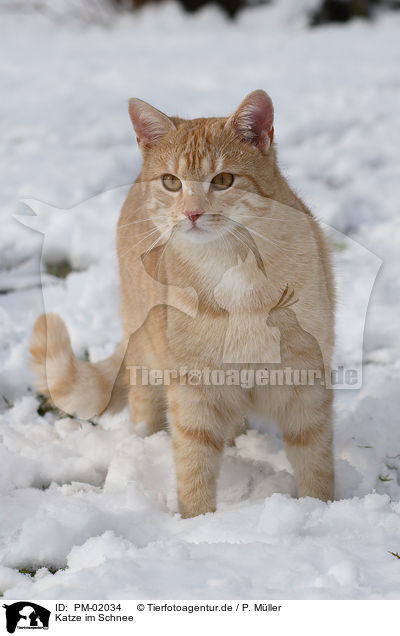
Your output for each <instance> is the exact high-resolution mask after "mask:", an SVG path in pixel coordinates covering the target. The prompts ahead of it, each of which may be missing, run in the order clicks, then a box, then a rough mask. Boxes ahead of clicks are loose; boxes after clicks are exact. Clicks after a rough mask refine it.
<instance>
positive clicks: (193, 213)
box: [183, 210, 204, 224]
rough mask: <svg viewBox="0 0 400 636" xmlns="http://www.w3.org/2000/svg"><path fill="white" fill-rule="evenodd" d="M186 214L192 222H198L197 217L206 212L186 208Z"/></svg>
mask: <svg viewBox="0 0 400 636" xmlns="http://www.w3.org/2000/svg"><path fill="white" fill-rule="evenodd" d="M183 214H184V215H185V216H187V217H188V218H189V219H190V220H191V222H192V223H193V224H194V223H196V221H197V219H198V218H199V217H200V216H201V215H202V214H204V212H203V210H185V211H184V213H183Z"/></svg>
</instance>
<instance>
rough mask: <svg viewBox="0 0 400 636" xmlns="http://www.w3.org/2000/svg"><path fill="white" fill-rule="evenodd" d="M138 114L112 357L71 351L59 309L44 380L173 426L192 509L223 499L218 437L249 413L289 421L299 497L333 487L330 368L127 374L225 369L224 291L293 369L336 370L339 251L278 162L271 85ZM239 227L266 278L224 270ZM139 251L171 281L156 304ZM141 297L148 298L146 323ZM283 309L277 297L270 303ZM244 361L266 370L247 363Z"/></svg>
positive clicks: (45, 333) (184, 505) (59, 398)
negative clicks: (280, 375)
mask: <svg viewBox="0 0 400 636" xmlns="http://www.w3.org/2000/svg"><path fill="white" fill-rule="evenodd" d="M129 114H130V118H131V121H132V124H133V127H134V130H135V132H136V136H137V141H138V144H139V147H140V150H141V153H142V158H143V166H142V170H141V173H140V175H139V176H138V178H137V179H136V181H135V183H134V184H133V186H132V188H131V190H130V192H129V194H128V197H127V199H126V201H125V204H124V206H123V208H122V211H121V215H120V220H119V223H118V230H117V250H118V257H119V267H120V281H121V315H122V324H123V332H124V336H123V340H122V342H121V344H120V345H119V347H118V348H117V350H116V352H115V353H114V354H113V355H112V356H111V357H110V358H108V359H107V360H104V361H101V362H98V363H94V364H93V363H90V362H83V361H81V360H78V359H77V358H76V357H75V355H74V353H73V351H72V348H71V343H70V339H69V336H68V332H67V330H66V327H65V325H64V323H63V321H62V319H61V318H60V317H59V316H57V315H54V314H48V315H42V316H41V317H39V318H38V320H37V322H36V324H35V326H34V330H33V336H32V342H31V348H30V351H31V356H32V368H33V370H34V372H35V374H36V376H37V378H38V381H37V386H38V388H39V390H40V391H41V392H43V393H46V394H47V395H49V396H50V397H51V400H52V401H53V403H54V404H55V405H57V406H58V407H59V408H62V409H63V410H67V411H68V412H70V413H74V414H76V415H77V416H80V417H83V416H84V417H88V416H89V415H91V414H99V413H101V412H103V411H104V410H105V409H106V408H109V409H110V410H118V409H119V408H121V407H122V406H123V404H124V403H125V401H127V402H128V404H129V409H130V415H131V419H132V422H133V423H134V424H135V423H138V422H141V421H146V422H147V424H148V426H149V430H150V432H154V431H157V430H160V429H161V428H162V427H164V426H165V425H166V424H167V425H168V426H169V429H170V432H171V436H172V443H173V450H174V459H175V466H176V478H177V495H178V504H179V510H180V513H181V515H182V517H191V516H196V515H199V514H204V513H207V512H212V511H215V510H216V496H217V478H218V470H219V465H220V461H221V455H222V452H223V448H224V444H225V443H226V442H227V441H228V440H231V439H232V437H233V436H234V435H235V432H237V431H238V430H240V426H242V423H243V421H244V418H247V417H249V416H251V415H256V416H258V417H260V416H261V417H264V418H268V419H275V421H276V422H277V424H278V426H279V427H280V429H281V431H282V436H283V440H284V443H285V447H286V450H287V454H288V457H289V459H290V461H291V463H292V465H293V470H294V475H295V478H296V482H297V489H298V495H299V496H300V497H305V496H311V497H316V498H319V499H321V500H323V501H328V500H332V499H333V497H334V471H333V455H332V391H331V390H328V389H327V388H326V387H325V386H324V384H323V382H322V381H321V382H315V383H313V384H310V385H307V386H303V385H300V386H299V385H293V384H291V383H290V382H289V383H285V384H284V385H278V386H271V385H262V386H258V385H257V386H255V387H253V388H252V389H248V388H243V387H242V386H240V385H235V386H227V385H219V384H216V383H211V384H210V383H207V384H206V383H204V382H203V383H197V384H196V385H193V384H191V383H190V382H182V376H181V375H180V376H179V377H175V376H174V378H173V380H172V381H170V382H167V383H166V382H161V383H153V384H149V383H147V384H146V382H143V381H137V382H132V379H131V376H130V374H129V372H128V369H129V368H131V367H132V365H138V364H140V365H142V364H143V365H145V366H146V367H148V368H149V369H155V370H160V369H173V370H176V369H206V368H210V369H216V370H221V369H224V368H226V366H227V365H226V364H225V363H224V346H225V338H226V334H227V330H228V325H229V317H230V316H229V311H227V310H226V309H224V307H222V306H221V305H219V304H218V302H217V298H216V297H215V290H217V297H219V298H220V299H222V298H224V299H225V300H224V304H225V305H226V306H230V304H231V303H230V302H228V303H227V301H226V299H227V298H229V294H231V295H233V297H234V298H235V299H236V300H235V324H236V325H240V324H241V325H242V327H243V328H242V333H240V329H238V330H237V337H238V338H239V339H240V338H244V341H246V338H247V339H249V338H250V339H251V338H252V334H254V333H256V332H257V334H259V333H260V330H259V329H258V328H257V329H253V324H252V315H259V314H260V312H261V313H262V315H263V316H265V320H266V321H267V320H268V325H267V324H266V331H267V328H269V329H271V328H276V329H278V330H280V339H281V351H282V352H283V353H284V356H285V359H286V360H290V362H291V365H292V366H294V367H295V368H298V369H304V368H305V369H309V368H310V367H313V365H314V366H315V364H316V365H317V366H318V369H316V371H318V372H319V373H320V375H321V374H324V373H325V374H329V372H330V361H331V356H332V349H333V345H334V307H335V291H334V281H333V274H332V266H331V256H330V250H329V247H328V244H327V241H326V239H325V237H324V235H323V232H322V230H321V228H320V226H319V224H318V222H317V221H316V219H315V218H314V217H313V216H312V214H311V212H310V211H309V209H308V208H307V207H306V206H305V204H304V203H303V202H302V201H301V200H300V198H299V197H298V196H297V195H296V194H295V193H294V192H293V191H292V190H291V188H290V187H289V184H288V183H287V181H286V179H285V178H284V177H283V175H282V174H281V172H280V169H279V167H278V162H277V154H276V144H275V141H274V126H273V121H274V112H273V105H272V101H271V99H270V97H269V96H268V95H267V93H265V92H264V91H262V90H256V91H253V92H252V93H250V94H249V95H248V96H247V97H246V98H245V99H244V100H243V101H242V102H241V104H240V105H239V106H238V108H237V109H236V110H235V111H234V113H233V114H232V115H231V116H229V117H208V118H199V119H192V120H184V119H181V118H178V117H168V116H167V115H165V114H164V113H162V112H160V111H159V110H157V109H156V108H154V107H153V106H151V105H149V104H147V103H146V102H143V101H142V100H139V99H131V100H130V101H129ZM237 228H242V230H243V231H244V232H246V233H247V234H250V235H251V237H252V241H253V242H254V244H255V245H256V250H257V252H255V250H254V249H253V248H252V246H251V245H249V244H247V246H246V253H245V254H244V256H246V254H247V252H248V250H249V249H252V251H253V253H257V254H260V256H261V263H260V262H258V265H259V267H264V265H265V274H266V280H265V284H264V285H262V286H261V288H260V287H259V286H254V285H253V287H252V286H251V285H249V289H247V290H246V292H245V293H244V294H243V292H240V294H239V296H238V294H237V289H235V286H233V288H232V277H230V276H224V274H225V273H226V272H228V271H229V270H230V269H231V268H233V267H235V266H236V265H237V264H238V258H237V256H238V249H239V247H241V248H243V246H245V244H246V240H245V239H243V234H242V235H241V234H240V233H238V231H237ZM257 260H258V261H260V259H257ZM141 264H143V265H146V267H147V268H148V270H149V271H152V272H153V273H154V272H156V273H157V276H156V279H157V280H161V281H162V282H163V283H164V285H163V286H162V287H163V289H164V292H163V294H162V295H161V296H154V297H152V298H151V299H150V301H151V302H150V301H149V294H150V295H151V294H153V292H154V286H152V287H151V289H150V287H149V284H148V277H146V276H144V275H142V273H141V272H140V271H139V270H140V265H141ZM169 283H171V284H172V285H174V286H178V287H181V288H187V287H190V288H192V289H194V290H195V292H196V294H197V303H196V312H195V314H196V315H195V317H193V312H192V313H191V315H188V313H189V314H190V312H184V311H181V309H179V308H178V307H176V306H174V302H172V301H171V299H170V298H169V292H168V289H169ZM288 288H290V289H291V290H295V292H296V304H295V305H293V306H290V308H286V307H285V301H283V307H281V309H280V310H279V303H281V299H282V298H283V297H284V295H285V293H286V291H285V290H287V289H288ZM260 289H261V292H260ZM241 296H242V298H243V302H242V304H241V301H240V297H241ZM170 301H171V302H170ZM144 303H145V304H146V306H148V305H151V307H152V309H151V311H150V312H149V313H148V314H147V317H146V319H145V320H144V322H143V304H144ZM289 304H290V303H289ZM281 305H282V303H281ZM249 306H251V307H252V308H253V314H252V312H249V311H248V307H249ZM274 306H275V307H278V310H275V311H272V310H273V308H274ZM280 316H281V319H280ZM293 316H294V318H293ZM280 323H282V324H280ZM139 324H140V328H138V325H139ZM282 332H283V333H284V340H285V341H284V342H282ZM304 334H311V337H312V338H313V342H315V343H318V347H319V351H320V355H310V351H311V352H312V347H311V349H310V344H309V341H308V340H307V338H304ZM257 337H260V338H261V337H262V336H261V335H258V336H257ZM241 344H242V343H238V349H240V347H241ZM260 346H261V345H260ZM262 346H263V345H262ZM230 347H231V348H232V344H230ZM138 361H139V363H138ZM267 362H268V361H266V363H267ZM282 363H284V360H283V361H282ZM234 366H236V367H237V368H246V369H247V368H249V367H253V368H254V369H258V370H260V369H261V370H262V369H265V368H266V365H263V364H260V363H259V362H257V363H256V362H254V363H251V362H249V361H248V360H247V361H242V362H236V363H235V365H234ZM275 366H276V365H275ZM278 366H279V365H278ZM263 372H264V371H263ZM183 375H184V373H183ZM132 461H134V458H132Z"/></svg>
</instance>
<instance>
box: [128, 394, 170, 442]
mask: <svg viewBox="0 0 400 636" xmlns="http://www.w3.org/2000/svg"><path fill="white" fill-rule="evenodd" d="M128 404H129V411H130V416H131V421H132V423H133V424H134V425H136V424H139V423H140V422H146V424H147V428H148V430H149V433H150V435H151V434H152V433H157V432H158V431H161V430H163V429H165V428H166V426H167V410H166V396H165V390H164V387H162V386H151V385H137V386H132V387H131V388H130V389H129V396H128Z"/></svg>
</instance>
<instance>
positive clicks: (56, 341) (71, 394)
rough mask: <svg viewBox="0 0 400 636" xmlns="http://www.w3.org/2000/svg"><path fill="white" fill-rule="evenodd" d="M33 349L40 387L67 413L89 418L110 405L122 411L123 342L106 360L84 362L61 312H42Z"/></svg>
mask: <svg viewBox="0 0 400 636" xmlns="http://www.w3.org/2000/svg"><path fill="white" fill-rule="evenodd" d="M29 350H30V353H31V369H32V371H33V373H34V374H35V377H36V387H37V389H38V390H39V391H40V392H41V393H43V394H44V395H47V396H49V398H50V400H51V402H52V403H53V405H54V406H56V407H57V408H59V409H60V410H62V411H64V412H65V413H68V414H70V415H74V416H76V417H80V418H82V419H89V418H91V417H93V416H95V415H99V414H100V413H102V412H103V411H105V410H106V408H107V407H110V410H113V411H118V410H120V409H121V408H122V407H123V406H124V403H125V401H126V390H125V386H124V383H125V382H124V381H125V377H124V373H123V372H122V368H123V367H122V362H123V358H124V350H123V347H122V345H120V346H119V347H117V349H116V351H115V352H114V353H113V355H112V356H110V357H109V358H106V359H105V360H101V361H100V362H95V363H92V362H84V361H83V360H79V359H78V358H77V357H76V356H75V354H74V352H73V350H72V347H71V341H70V338H69V335H68V331H67V328H66V326H65V324H64V321H63V320H62V319H61V318H60V316H58V315H57V314H42V315H41V316H39V318H38V319H37V320H36V323H35V325H34V327H33V333H32V339H31V345H30V349H29Z"/></svg>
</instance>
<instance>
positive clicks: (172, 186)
mask: <svg viewBox="0 0 400 636" xmlns="http://www.w3.org/2000/svg"><path fill="white" fill-rule="evenodd" d="M161 181H162V184H163V186H164V188H165V189H166V190H169V191H170V192H178V191H179V190H181V188H182V181H181V180H180V179H178V177H175V176H174V175H173V174H164V175H163V176H162V177H161Z"/></svg>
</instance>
